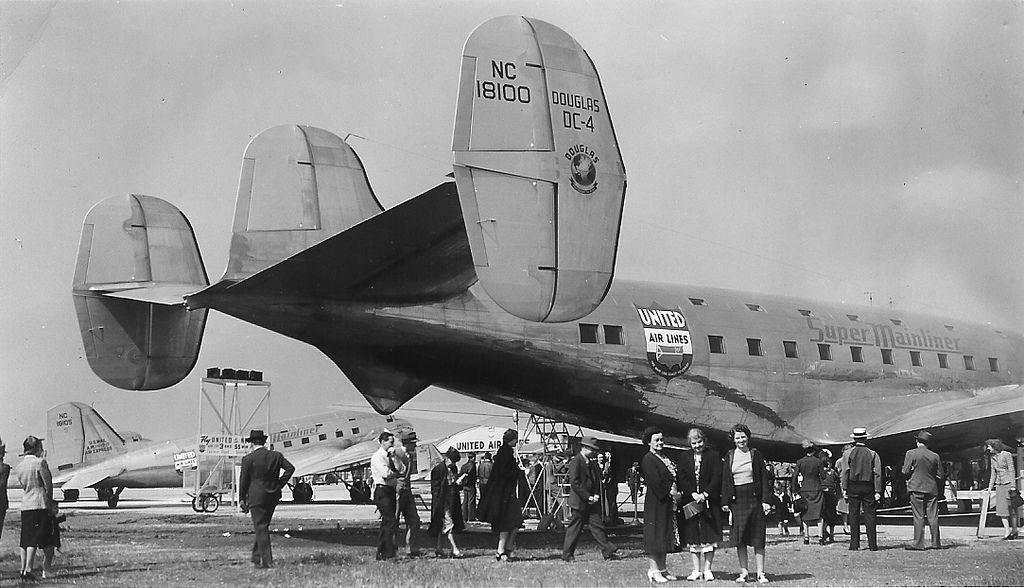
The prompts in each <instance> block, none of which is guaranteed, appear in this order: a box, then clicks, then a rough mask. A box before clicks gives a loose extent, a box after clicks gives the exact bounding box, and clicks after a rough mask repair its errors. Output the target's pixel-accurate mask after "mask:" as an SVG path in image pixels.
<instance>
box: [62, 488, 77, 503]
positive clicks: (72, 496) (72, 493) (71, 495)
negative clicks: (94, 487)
mask: <svg viewBox="0 0 1024 588" xmlns="http://www.w3.org/2000/svg"><path fill="white" fill-rule="evenodd" d="M77 501H78V489H77V488H75V489H72V490H64V502H77Z"/></svg>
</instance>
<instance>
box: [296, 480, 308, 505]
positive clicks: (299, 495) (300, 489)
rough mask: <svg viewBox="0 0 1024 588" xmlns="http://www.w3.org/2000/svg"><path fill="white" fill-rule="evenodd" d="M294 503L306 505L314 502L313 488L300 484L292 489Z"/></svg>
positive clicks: (304, 483)
mask: <svg viewBox="0 0 1024 588" xmlns="http://www.w3.org/2000/svg"><path fill="white" fill-rule="evenodd" d="M292 501H294V502H299V503H302V504H306V503H309V502H312V501H313V486H311V485H309V484H307V483H306V482H299V483H297V484H295V487H293V488H292Z"/></svg>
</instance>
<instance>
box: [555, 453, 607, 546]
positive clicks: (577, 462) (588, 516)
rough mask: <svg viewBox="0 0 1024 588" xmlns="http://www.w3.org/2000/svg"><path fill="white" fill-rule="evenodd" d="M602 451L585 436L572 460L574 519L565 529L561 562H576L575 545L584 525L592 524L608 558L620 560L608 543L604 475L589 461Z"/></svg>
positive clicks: (570, 463)
mask: <svg viewBox="0 0 1024 588" xmlns="http://www.w3.org/2000/svg"><path fill="white" fill-rule="evenodd" d="M598 451H600V448H599V447H598V446H597V439H595V438H594V437H591V436H586V437H584V438H583V440H582V441H581V442H580V452H579V453H577V454H576V455H574V456H573V458H572V459H571V460H569V465H568V469H569V500H568V503H569V508H570V509H572V519H570V520H569V524H568V525H567V526H566V527H565V543H563V544H562V560H563V561H567V562H568V561H573V559H574V558H575V554H576V544H577V543H578V542H579V540H580V532H581V531H582V530H583V522H584V521H587V522H588V523H589V525H590V534H591V535H593V537H594V540H595V541H597V544H598V545H600V546H601V554H602V555H604V558H605V559H619V554H618V548H616V547H615V546H614V545H612V544H611V542H610V541H608V535H607V534H606V533H605V530H604V520H602V519H603V517H602V516H601V504H600V500H601V472H600V470H599V469H598V467H597V464H596V463H594V462H592V461H590V460H591V458H592V457H594V455H596V454H597V453H598Z"/></svg>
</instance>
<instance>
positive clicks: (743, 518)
mask: <svg viewBox="0 0 1024 588" xmlns="http://www.w3.org/2000/svg"><path fill="white" fill-rule="evenodd" d="M730 432H731V433H732V440H733V443H734V444H735V445H736V448H735V449H730V450H729V453H728V455H726V458H725V463H724V464H723V465H722V510H724V511H726V512H731V513H732V529H731V530H730V531H729V538H730V539H731V540H732V541H735V543H736V557H737V558H738V559H739V562H740V573H739V576H737V577H736V581H737V582H746V581H747V576H748V575H749V574H750V572H749V571H748V569H747V565H748V560H747V546H748V545H749V546H751V547H753V548H754V563H755V564H756V566H757V581H758V582H759V583H761V584H766V583H767V582H768V576H767V575H765V573H764V545H765V535H766V534H767V514H768V512H769V511H770V510H771V508H772V505H771V503H770V502H769V500H770V499H771V492H772V491H771V485H770V484H769V481H768V470H767V469H766V468H765V464H764V456H762V455H761V452H760V451H758V450H757V449H754V448H752V447H750V428H748V427H747V426H746V425H743V424H739V425H733V427H732V429H730Z"/></svg>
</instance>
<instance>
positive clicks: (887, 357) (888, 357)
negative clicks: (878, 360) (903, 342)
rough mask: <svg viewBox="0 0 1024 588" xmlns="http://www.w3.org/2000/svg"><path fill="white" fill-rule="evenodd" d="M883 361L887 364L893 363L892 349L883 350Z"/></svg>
mask: <svg viewBox="0 0 1024 588" xmlns="http://www.w3.org/2000/svg"><path fill="white" fill-rule="evenodd" d="M882 363H884V364H885V365H893V361H892V349H883V350H882Z"/></svg>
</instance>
